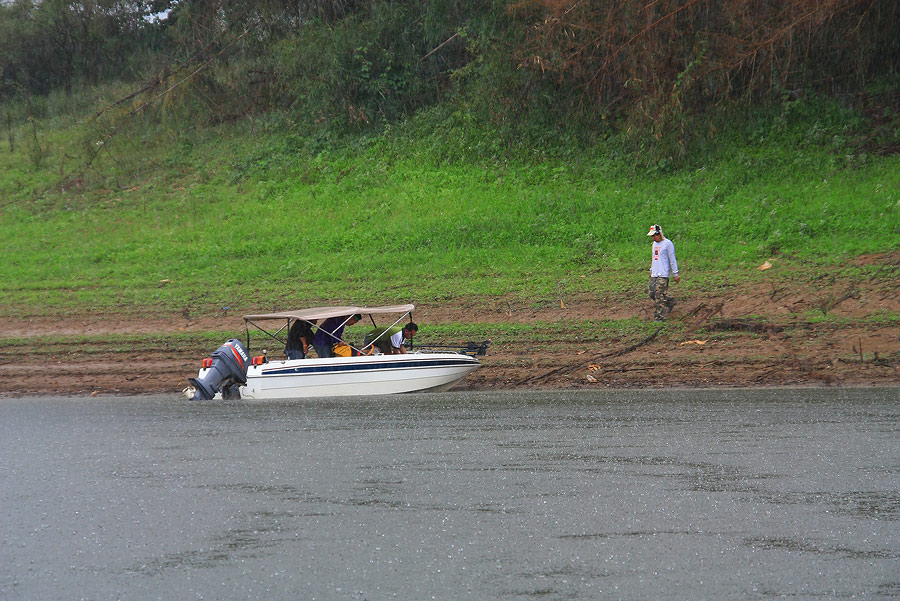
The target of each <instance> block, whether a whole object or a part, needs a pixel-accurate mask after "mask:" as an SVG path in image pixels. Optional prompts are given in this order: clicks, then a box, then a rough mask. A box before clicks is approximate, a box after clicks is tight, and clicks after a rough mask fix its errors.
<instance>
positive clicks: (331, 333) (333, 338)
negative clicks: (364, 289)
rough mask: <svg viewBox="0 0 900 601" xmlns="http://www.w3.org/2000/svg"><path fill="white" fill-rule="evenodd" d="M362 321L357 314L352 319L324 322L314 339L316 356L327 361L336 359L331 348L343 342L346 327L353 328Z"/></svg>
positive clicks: (336, 318) (339, 318)
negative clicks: (330, 358)
mask: <svg viewBox="0 0 900 601" xmlns="http://www.w3.org/2000/svg"><path fill="white" fill-rule="evenodd" d="M360 319H362V315H360V314H358V313H357V314H356V315H351V316H350V317H329V318H328V319H326V320H325V321H323V322H322V325H320V326H319V329H317V330H316V335H315V337H314V338H313V346H314V347H316V354H317V355H318V356H319V357H321V358H323V359H325V358H327V357H334V353H333V352H332V351H331V347H332V346H334V343H335V342H341V336H342V335H343V334H344V327H345V326H352V325H353V324H355V323H356V322H358V321H359V320H360Z"/></svg>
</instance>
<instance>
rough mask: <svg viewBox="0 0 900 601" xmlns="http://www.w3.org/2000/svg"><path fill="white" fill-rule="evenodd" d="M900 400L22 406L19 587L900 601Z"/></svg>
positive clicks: (10, 517)
mask: <svg viewBox="0 0 900 601" xmlns="http://www.w3.org/2000/svg"><path fill="white" fill-rule="evenodd" d="M898 400H900V390H898V389H877V390H841V389H828V390H815V389H805V390H755V391H741V390H722V391H712V390H708V391H627V392H622V391H619V392H610V391H603V392H591V393H564V392H552V393H530V394H501V395H497V394H461V393H459V394H453V393H446V394H433V395H409V396H398V397H377V398H358V399H342V400H340V401H334V400H319V401H314V400H307V401H300V402H291V401H273V402H264V403H254V404H249V403H241V402H226V403H216V402H203V403H185V402H182V401H181V400H179V399H176V398H168V397H166V398H162V397H141V398H101V399H7V400H0V453H2V455H0V456H2V457H3V458H4V461H3V464H2V465H3V467H2V468H0V469H2V470H3V471H2V480H0V482H2V487H0V508H2V511H3V514H4V515H3V526H4V536H3V537H2V539H0V598H2V599H4V601H7V600H16V599H23V600H24V599H37V598H73V596H74V597H76V598H91V599H119V598H128V599H135V600H141V599H159V598H172V599H175V598H178V599H181V598H190V597H197V598H219V599H225V598H227V599H272V600H276V601H277V600H279V599H370V600H374V599H424V598H434V599H450V600H456V599H479V600H480V599H530V598H535V597H537V598H541V599H567V600H568V599H577V598H582V599H590V598H616V599H647V598H684V599H693V598H716V599H726V598H727V599H730V598H774V597H792V598H799V599H807V598H808V599H812V598H838V597H852V596H860V597H867V598H872V599H889V598H898V597H900V551H898V549H900V478H898V475H900V437H898V435H897V434H898V428H900V426H898V424H900V420H898V417H900V404H898V402H897V401H898Z"/></svg>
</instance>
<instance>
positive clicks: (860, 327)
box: [0, 253, 900, 396]
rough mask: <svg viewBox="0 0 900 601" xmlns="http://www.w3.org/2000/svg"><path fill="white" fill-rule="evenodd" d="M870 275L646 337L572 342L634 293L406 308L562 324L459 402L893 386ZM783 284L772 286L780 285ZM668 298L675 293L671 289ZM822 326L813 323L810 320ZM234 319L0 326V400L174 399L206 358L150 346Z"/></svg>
mask: <svg viewBox="0 0 900 601" xmlns="http://www.w3.org/2000/svg"><path fill="white" fill-rule="evenodd" d="M855 261H856V262H860V261H869V262H871V263H872V264H875V265H881V266H882V267H883V269H879V270H876V272H875V273H876V275H875V276H873V277H869V278H865V279H860V278H859V277H856V278H855V279H848V278H842V277H840V276H839V275H832V276H828V275H827V274H826V275H825V276H823V277H821V278H818V279H812V280H810V279H808V278H807V279H805V280H803V281H799V282H795V283H792V284H784V283H775V284H772V285H762V286H760V285H756V286H755V287H750V286H748V287H744V288H741V287H731V288H729V289H726V290H716V291H712V292H707V293H699V294H696V293H695V294H683V295H681V296H680V297H679V302H678V304H677V305H676V307H675V310H674V311H673V312H672V314H671V315H670V317H669V320H668V322H666V323H665V324H663V326H662V328H661V329H659V330H658V331H657V332H656V333H655V335H651V336H645V337H631V338H629V337H627V336H623V337H621V338H611V339H605V340H590V339H584V338H583V337H582V336H581V335H580V333H579V331H578V327H577V324H578V322H579V320H589V319H590V320H600V319H623V318H628V317H633V316H637V317H639V318H641V319H646V320H648V321H650V320H651V318H652V306H651V304H650V301H649V300H647V299H644V298H642V297H641V295H640V291H625V292H624V293H623V294H622V295H621V296H619V297H617V298H604V297H591V296H587V295H586V296H583V297H580V298H569V299H565V300H564V301H563V302H560V304H559V306H550V307H546V306H545V307H543V308H540V309H535V308H533V304H531V303H528V302H526V301H522V300H518V301H513V300H497V299H492V300H489V301H480V302H470V303H467V304H464V305H463V304H460V303H444V304H442V305H440V306H436V305H434V306H430V305H427V304H417V310H416V314H415V316H416V321H417V322H418V323H419V324H420V325H421V326H422V327H423V328H427V324H429V323H441V322H445V323H446V322H462V323H498V322H508V323H528V322H535V321H550V322H552V321H562V320H565V321H567V322H570V323H572V324H574V325H573V327H572V328H571V329H570V330H569V331H568V333H567V335H565V336H562V337H560V339H558V340H554V341H553V342H550V343H545V344H541V345H528V344H523V343H516V342H506V343H497V342H493V343H492V344H491V345H490V346H489V349H488V354H487V355H486V356H485V357H483V358H482V368H481V369H479V370H478V371H476V372H474V373H473V374H471V375H470V376H468V377H467V378H465V379H464V380H463V381H462V382H460V384H458V385H457V389H458V390H516V389H587V388H598V387H604V388H645V387H652V388H661V387H675V388H684V387H755V386H900V327H898V325H897V323H896V315H897V314H898V313H900V299H898V294H897V289H896V281H897V278H898V277H900V253H889V254H885V255H878V256H872V257H862V258H857V259H855ZM781 281H782V282H783V280H781ZM675 294H676V295H678V294H679V291H678V289H677V288H675ZM818 316H821V318H818ZM242 323H243V322H242V320H241V318H240V316H238V315H227V316H226V315H221V314H212V315H172V316H166V315H162V316H156V317H153V318H151V319H147V318H145V317H141V318H136V317H133V316H129V315H122V314H92V315H65V316H0V331H2V332H4V338H6V339H7V340H14V341H15V342H14V343H13V344H10V345H7V348H6V349H4V350H3V351H2V353H0V396H34V395H72V396H90V395H98V394H117V395H134V394H159V393H172V394H173V395H177V394H178V393H179V392H180V391H181V390H182V388H184V387H185V386H186V385H187V378H188V377H189V376H192V375H194V374H195V373H196V372H197V369H198V367H199V363H200V361H201V359H202V358H203V357H204V356H206V355H207V354H208V353H209V352H211V351H212V350H215V349H212V348H204V349H201V348H190V347H189V346H185V347H184V348H166V347H165V345H159V347H156V346H154V345H153V344H152V335H153V334H160V335H163V334H167V333H173V332H185V331H188V332H190V331H223V330H227V329H229V328H232V327H233V328H234V329H235V331H238V330H239V328H240V327H242ZM104 333H116V334H123V333H130V334H142V335H148V339H149V340H150V341H151V342H150V343H148V344H147V345H144V346H142V347H141V348H136V349H135V348H107V347H103V346H102V345H101V346H98V345H96V344H92V343H80V342H77V341H73V342H72V343H71V344H67V345H66V347H65V348H64V349H63V350H62V351H59V350H56V351H54V352H48V350H47V349H46V348H45V343H44V341H45V340H46V339H47V337H49V336H54V337H67V336H71V337H73V340H77V337H78V336H84V335H89V336H92V337H96V336H98V335H102V334H104Z"/></svg>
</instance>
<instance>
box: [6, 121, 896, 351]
mask: <svg viewBox="0 0 900 601" xmlns="http://www.w3.org/2000/svg"><path fill="white" fill-rule="evenodd" d="M807 118H808V117H807ZM285 125H286V124H285V122H284V121H283V120H280V119H278V118H277V116H268V117H264V118H257V119H250V120H247V121H245V122H240V123H238V124H235V125H222V126H217V127H214V128H196V129H193V130H190V131H182V130H179V129H178V128H177V127H174V126H164V125H159V126H158V127H155V128H154V127H151V126H150V125H148V124H138V126H135V127H134V128H133V131H130V132H129V131H124V132H122V133H120V134H119V135H118V136H117V137H116V138H114V141H113V142H110V143H109V144H108V146H107V148H109V149H110V152H109V153H101V155H100V156H99V158H98V159H96V160H95V162H94V164H93V166H92V167H91V168H90V169H89V170H87V171H82V169H81V167H82V166H83V165H84V157H85V156H86V154H85V152H84V150H83V147H84V145H85V144H90V140H91V136H90V127H88V125H86V124H85V122H78V121H77V120H75V119H70V120H68V121H67V120H65V119H60V118H55V119H49V118H48V119H47V120H45V121H43V122H39V125H38V131H39V138H40V140H41V142H42V144H43V151H42V152H43V154H42V158H41V161H40V164H38V163H37V162H36V161H35V159H34V155H33V153H30V152H29V145H28V144H27V143H26V141H27V139H28V136H29V135H31V134H30V129H29V128H30V126H29V128H26V127H24V126H23V127H20V128H19V129H18V130H17V131H16V132H15V137H16V140H18V144H17V145H16V151H15V152H13V153H10V152H8V148H6V147H5V144H3V141H0V153H2V155H0V156H2V161H3V162H2V169H0V233H2V236H0V252H2V253H3V256H4V260H3V261H2V263H0V313H2V314H29V315H40V314H59V313H62V314H65V313H71V312H78V311H84V310H87V309H89V308H92V309H99V310H104V311H115V312H124V313H129V312H134V313H138V312H148V311H149V312H151V313H153V312H155V313H160V314H166V313H171V312H174V311H181V310H183V309H185V308H187V309H189V310H191V311H205V312H209V311H216V310H218V309H219V308H220V307H223V306H228V307H230V308H232V309H233V310H235V311H241V310H244V309H253V308H266V309H268V308H272V307H277V308H288V307H297V306H303V305H314V304H330V303H342V304H343V303H378V304H380V303H394V302H403V301H412V302H422V301H424V300H431V301H441V300H448V299H454V298H463V297H506V298H518V299H527V300H529V301H532V302H537V303H540V302H544V301H547V302H549V301H551V300H555V299H558V298H559V297H560V296H561V295H563V294H577V293H595V294H598V295H600V294H606V293H609V294H613V293H615V292H616V291H618V290H622V289H627V288H629V287H630V288H634V287H636V286H642V282H643V281H644V280H645V279H646V273H645V271H646V264H647V261H648V260H649V256H648V255H649V243H648V239H647V237H646V236H645V232H646V230H647V227H648V226H649V225H650V224H651V223H656V222H658V223H661V224H662V225H663V228H664V230H665V232H666V235H667V236H668V237H669V238H671V239H672V240H673V241H674V242H675V244H676V247H677V250H678V258H679V263H680V265H681V267H682V270H683V271H684V273H685V274H686V275H687V277H685V279H684V280H683V284H682V287H683V288H682V289H683V290H685V291H686V292H690V291H692V290H699V289H710V288H712V287H720V286H728V285H729V284H730V283H732V282H741V283H743V282H746V281H748V280H749V281H753V280H754V279H761V278H762V277H763V276H762V275H761V274H759V272H756V271H755V270H754V269H753V268H754V267H755V266H756V265H758V264H759V263H761V262H762V261H764V260H766V259H770V258H773V257H777V258H778V260H779V261H782V262H783V263H792V264H802V265H807V266H811V268H812V269H814V270H819V269H821V268H824V267H827V266H830V265H839V264H841V263H842V262H845V261H846V260H847V259H848V258H849V257H853V256H855V255H859V254H862V253H871V252H882V251H886V250H892V249H897V248H900V157H897V156H886V157H868V158H867V159H866V160H864V161H849V160H847V159H846V158H842V157H841V155H840V154H838V153H836V152H835V151H834V149H833V148H831V146H830V143H828V142H827V141H817V139H813V140H812V141H810V140H809V136H808V135H807V134H805V133H803V132H807V131H809V130H810V129H814V124H809V127H808V128H807V129H802V128H801V129H800V130H799V131H800V132H801V133H800V134H796V133H795V134H791V133H790V132H788V133H787V134H785V133H782V134H780V135H779V136H769V137H765V136H763V138H761V139H759V140H756V141H753V140H751V141H748V142H741V143H732V144H730V145H728V146H726V147H724V148H722V149H721V152H720V153H719V154H718V155H710V156H715V157H716V158H713V159H709V160H699V159H698V161H694V163H692V164H691V166H689V167H684V168H682V169H680V170H675V171H672V172H668V173H663V174H659V173H654V174H647V173H642V172H638V171H636V170H633V169H628V168H626V167H625V166H623V163H622V161H621V160H620V159H607V158H606V155H605V152H606V151H607V150H610V149H608V148H604V147H596V148H587V149H582V150H581V152H580V154H574V153H573V152H572V150H571V149H568V150H566V151H565V152H562V151H560V152H556V153H555V154H554V153H553V152H546V153H540V154H539V155H538V154H537V153H536V152H535V151H534V149H520V150H518V151H516V152H512V153H508V156H498V155H492V156H487V157H482V156H479V155H478V154H477V153H475V150H477V149H478V148H479V146H478V141H479V138H478V137H475V136H474V135H473V134H471V133H470V134H468V135H469V136H471V137H470V138H467V139H468V140H469V141H471V142H472V145H473V146H472V147H473V149H474V150H473V153H472V154H470V155H465V153H464V152H456V151H454V152H453V153H451V155H452V156H454V157H456V158H454V159H453V160H449V161H448V160H447V156H448V154H447V152H448V151H447V148H445V147H442V146H441V141H442V139H436V138H435V137H433V136H431V137H429V136H427V135H425V136H420V137H419V138H416V137H414V136H413V135H412V134H411V132H410V131H404V130H402V128H401V129H400V130H398V131H386V132H385V133H384V134H383V135H382V136H376V137H359V138H347V139H344V140H342V141H341V142H339V143H335V142H334V141H330V142H321V141H319V142H317V141H316V139H315V137H314V136H313V137H298V136H294V135H292V134H291V133H290V132H289V131H285V130H283V129H282V128H283V127H284V126H285ZM420 133H421V132H420ZM449 133H450V134H452V133H453V132H449ZM479 133H480V134H483V135H489V134H490V132H489V131H487V130H484V131H480V132H479ZM447 134H448V133H447V132H444V133H443V134H442V135H447ZM798 136H799V137H800V138H802V142H803V143H802V144H798ZM465 143H466V139H463V140H454V141H453V142H452V143H451V142H449V141H448V142H447V145H455V146H456V147H459V146H460V145H463V146H464V145H465ZM536 156H537V158H535V157H536ZM701 163H702V164H701ZM61 184H65V185H61ZM688 274H689V275H688ZM547 325H548V324H545V326H547ZM517 335H518V334H517Z"/></svg>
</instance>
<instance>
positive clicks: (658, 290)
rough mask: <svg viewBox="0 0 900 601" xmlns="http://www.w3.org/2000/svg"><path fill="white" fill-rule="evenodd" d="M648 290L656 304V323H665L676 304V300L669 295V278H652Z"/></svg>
mask: <svg viewBox="0 0 900 601" xmlns="http://www.w3.org/2000/svg"><path fill="white" fill-rule="evenodd" d="M647 288H648V289H649V291H650V298H652V299H653V303H654V310H653V319H654V320H655V321H665V319H666V315H667V314H668V313H669V311H671V309H672V306H673V305H674V304H675V299H674V298H671V297H670V296H669V295H668V294H667V293H668V292H669V278H659V277H656V278H650V284H649V286H648V287H647Z"/></svg>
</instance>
